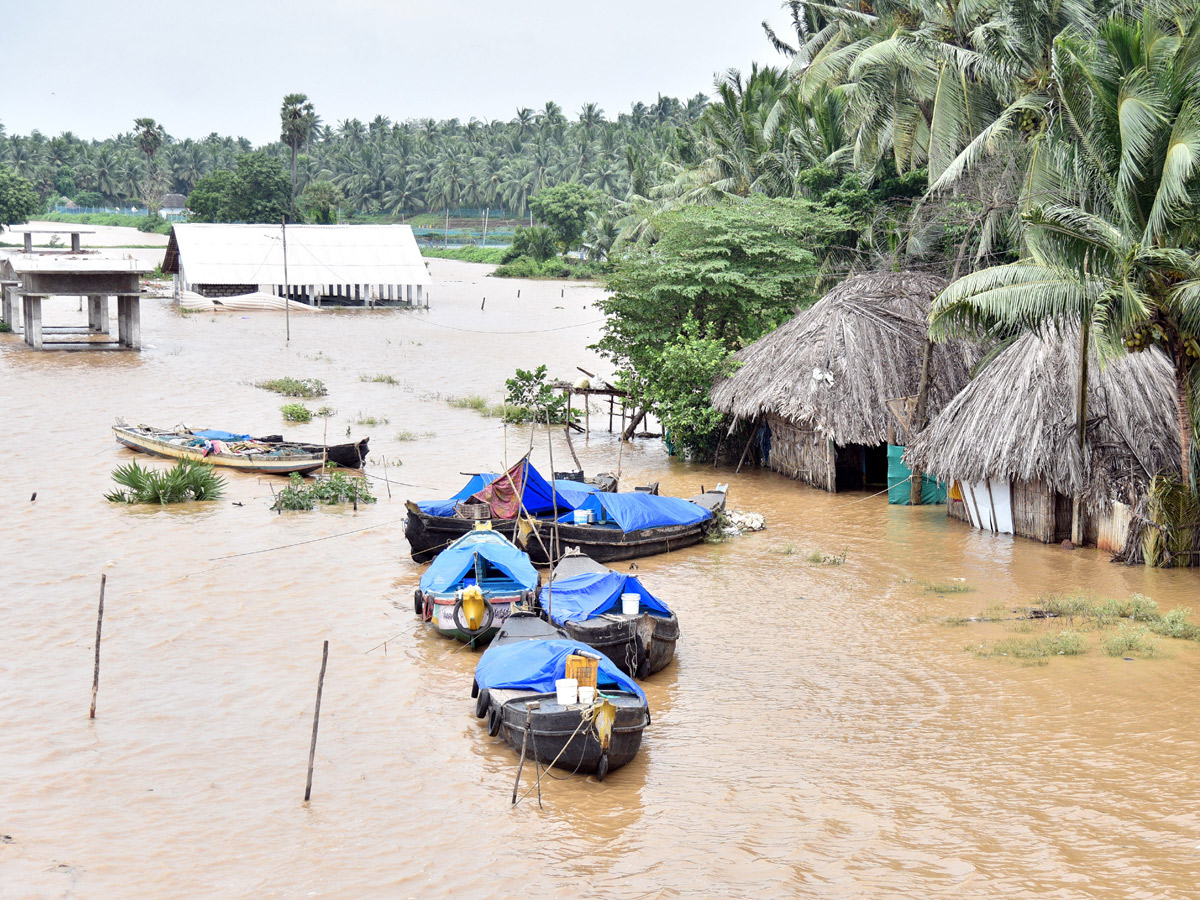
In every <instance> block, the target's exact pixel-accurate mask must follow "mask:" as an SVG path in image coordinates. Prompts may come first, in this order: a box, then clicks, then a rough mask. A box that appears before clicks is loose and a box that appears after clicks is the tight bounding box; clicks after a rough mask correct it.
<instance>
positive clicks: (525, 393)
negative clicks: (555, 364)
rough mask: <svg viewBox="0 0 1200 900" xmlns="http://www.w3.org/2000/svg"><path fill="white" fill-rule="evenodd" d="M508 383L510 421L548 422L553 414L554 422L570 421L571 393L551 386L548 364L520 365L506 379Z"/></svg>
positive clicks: (508, 419)
mask: <svg viewBox="0 0 1200 900" xmlns="http://www.w3.org/2000/svg"><path fill="white" fill-rule="evenodd" d="M504 386H505V387H506V388H507V389H508V394H507V395H506V397H505V406H506V407H507V409H506V413H507V415H506V420H507V421H509V422H513V423H515V424H521V423H523V422H530V421H537V422H540V423H542V424H543V425H544V424H546V419H547V417H549V419H550V423H551V424H552V425H563V424H565V423H566V421H567V397H566V395H565V394H560V393H558V392H556V391H555V390H554V388H553V387H551V386H550V382H549V380H548V379H547V378H546V367H545V366H544V365H542V366H538V367H537V368H536V369H534V370H533V371H532V372H527V371H526V370H525V369H517V371H516V373H515V374H514V375H513V377H512V378H509V379H507V380H506V381H505V382H504ZM572 412H577V410H572Z"/></svg>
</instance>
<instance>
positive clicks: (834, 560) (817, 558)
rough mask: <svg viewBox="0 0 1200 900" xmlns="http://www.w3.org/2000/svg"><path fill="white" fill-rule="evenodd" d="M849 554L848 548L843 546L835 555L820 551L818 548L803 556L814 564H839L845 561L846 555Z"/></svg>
mask: <svg viewBox="0 0 1200 900" xmlns="http://www.w3.org/2000/svg"><path fill="white" fill-rule="evenodd" d="M849 554H850V551H849V549H848V548H846V547H843V548H842V552H841V553H839V554H837V555H836V556H830V555H829V554H827V553H822V552H821V551H820V550H813V551H812V552H810V553H808V554H806V555H805V557H804V558H805V559H806V560H808V561H809V562H810V563H812V564H813V565H814V566H840V565H842V564H843V563H844V562H845V561H846V557H847V556H848V555H849Z"/></svg>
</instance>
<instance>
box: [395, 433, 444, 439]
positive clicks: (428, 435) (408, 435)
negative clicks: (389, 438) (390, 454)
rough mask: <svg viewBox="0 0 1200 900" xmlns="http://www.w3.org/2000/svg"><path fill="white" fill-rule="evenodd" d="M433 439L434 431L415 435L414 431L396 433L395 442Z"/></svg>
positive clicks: (435, 434)
mask: <svg viewBox="0 0 1200 900" xmlns="http://www.w3.org/2000/svg"><path fill="white" fill-rule="evenodd" d="M435 437H437V432H436V431H422V432H420V433H417V432H415V431H398V432H396V440H398V441H419V440H424V439H428V438H435Z"/></svg>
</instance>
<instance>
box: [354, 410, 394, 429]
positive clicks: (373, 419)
mask: <svg viewBox="0 0 1200 900" xmlns="http://www.w3.org/2000/svg"><path fill="white" fill-rule="evenodd" d="M387 423H388V420H387V419H386V418H385V417H384V416H364V415H363V414H362V413H359V414H358V418H357V419H355V420H354V424H355V425H365V426H367V427H368V428H375V427H377V426H379V425H386V424H387Z"/></svg>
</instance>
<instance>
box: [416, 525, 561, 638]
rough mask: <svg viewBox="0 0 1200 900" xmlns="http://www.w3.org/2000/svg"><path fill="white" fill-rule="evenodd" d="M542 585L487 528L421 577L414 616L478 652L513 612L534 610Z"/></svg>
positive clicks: (533, 571)
mask: <svg viewBox="0 0 1200 900" xmlns="http://www.w3.org/2000/svg"><path fill="white" fill-rule="evenodd" d="M540 585H541V576H539V575H538V573H537V570H536V569H535V568H534V567H533V564H532V563H530V562H529V557H528V556H527V555H526V554H525V553H523V552H522V551H521V550H519V549H518V548H517V547H516V546H515V545H514V544H513V543H512V542H511V541H510V540H508V538H506V537H504V536H503V535H502V534H500V533H499V532H496V531H493V530H492V529H491V528H490V527H489V526H487V525H486V524H483V525H481V526H480V527H479V528H478V529H477V530H475V531H471V532H468V533H467V534H464V535H463V536H462V537H460V538H459V539H458V540H456V541H454V543H452V544H451V545H450V546H449V547H447V548H446V551H445V552H444V553H442V554H440V555H439V556H438V557H437V559H435V560H434V561H433V564H432V565H431V566H430V567H429V568H428V569H427V570H426V571H425V573H424V574H423V575H422V576H421V583H420V586H419V587H418V588H417V590H416V593H415V595H414V596H413V611H414V612H415V613H416V614H417V615H418V616H420V617H421V619H422V620H423V621H425V622H429V623H431V624H432V625H433V627H434V628H435V629H436V630H437V632H438V633H439V634H441V635H444V636H445V637H451V638H455V639H456V640H460V641H463V642H464V643H468V644H470V645H471V646H472V647H473V648H474V647H480V646H482V645H484V644H486V643H487V642H488V641H490V640H491V639H492V638H493V637H494V636H495V634H496V632H497V631H499V629H500V626H501V625H502V624H503V623H504V620H505V619H507V618H508V616H509V614H510V613H511V612H512V610H513V609H514V608H515V607H517V606H518V605H524V606H525V607H527V608H529V609H532V608H533V607H534V604H535V603H536V602H537V595H538V589H539V587H540Z"/></svg>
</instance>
